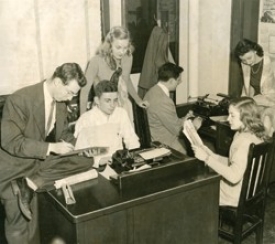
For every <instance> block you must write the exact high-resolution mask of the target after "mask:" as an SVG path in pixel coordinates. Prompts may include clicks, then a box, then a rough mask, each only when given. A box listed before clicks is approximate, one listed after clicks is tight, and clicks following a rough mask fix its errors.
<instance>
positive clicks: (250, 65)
mask: <svg viewBox="0 0 275 244" xmlns="http://www.w3.org/2000/svg"><path fill="white" fill-rule="evenodd" d="M235 53H236V55H237V57H238V58H239V60H240V62H241V67H242V72H243V82H244V84H243V89H242V95H241V96H248V97H253V99H254V100H255V102H256V103H257V104H258V105H260V106H266V107H271V106H274V105H275V76H274V69H275V67H274V66H275V64H274V63H272V62H271V60H270V57H269V56H268V55H264V51H263V48H262V47H261V46H260V45H259V44H258V43H256V42H253V41H250V40H247V39H243V40H241V41H240V42H239V43H238V44H237V46H236V48H235Z"/></svg>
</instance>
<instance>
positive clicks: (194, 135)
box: [183, 119, 203, 146]
mask: <svg viewBox="0 0 275 244" xmlns="http://www.w3.org/2000/svg"><path fill="white" fill-rule="evenodd" d="M183 133H184V134H185V135H186V137H187V138H188V140H189V141H190V143H191V144H192V145H195V146H201V145H203V142H202V140H201V138H200V136H199V135H198V132H197V130H196V129H195V127H194V125H193V123H192V121H191V120H189V119H188V120H186V121H185V122H184V125H183Z"/></svg>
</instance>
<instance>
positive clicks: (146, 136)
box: [130, 98, 152, 148]
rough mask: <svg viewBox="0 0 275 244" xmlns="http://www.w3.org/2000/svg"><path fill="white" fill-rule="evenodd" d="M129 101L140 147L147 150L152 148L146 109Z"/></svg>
mask: <svg viewBox="0 0 275 244" xmlns="http://www.w3.org/2000/svg"><path fill="white" fill-rule="evenodd" d="M130 100H131V102H132V107H133V115H134V124H135V132H136V133H137V136H138V137H139V140H140V147H141V148H149V147H151V146H152V145H151V142H152V141H151V133H150V128H149V122H148V117H147V112H146V109H145V108H141V107H139V106H138V105H137V104H136V103H135V102H134V101H133V99H132V98H130Z"/></svg>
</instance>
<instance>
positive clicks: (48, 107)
mask: <svg viewBox="0 0 275 244" xmlns="http://www.w3.org/2000/svg"><path fill="white" fill-rule="evenodd" d="M43 90H44V102H45V128H46V124H47V121H48V119H49V117H50V110H51V106H52V102H53V101H54V99H53V98H52V96H51V94H50V92H49V90H48V86H47V83H46V82H45V81H44V84H43ZM55 110H56V104H55V105H54V111H53V119H52V125H51V127H53V126H54V122H55Z"/></svg>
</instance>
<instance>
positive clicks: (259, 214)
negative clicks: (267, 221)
mask: <svg viewBox="0 0 275 244" xmlns="http://www.w3.org/2000/svg"><path fill="white" fill-rule="evenodd" d="M274 135H275V134H273V138H272V139H273V140H272V142H271V141H270V142H264V143H260V144H257V145H255V144H251V145H250V148H249V152H248V160H247V167H246V170H245V173H244V177H243V182H242V189H241V194H240V199H239V204H238V206H237V207H232V206H220V214H219V215H220V216H219V217H220V221H219V222H220V223H219V236H221V237H223V238H225V239H227V240H230V241H232V242H233V243H234V244H239V243H241V242H242V240H243V239H245V238H246V237H247V236H249V235H250V234H252V233H253V232H255V234H256V235H255V237H256V243H257V244H262V243H263V223H264V215H265V206H266V196H267V186H268V182H269V176H270V169H271V166H272V163H273V160H274V152H273V151H274V149H275V136H274ZM228 224H229V225H230V226H232V227H233V228H232V229H228V228H224V227H223V226H224V225H225V226H226V225H228Z"/></svg>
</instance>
